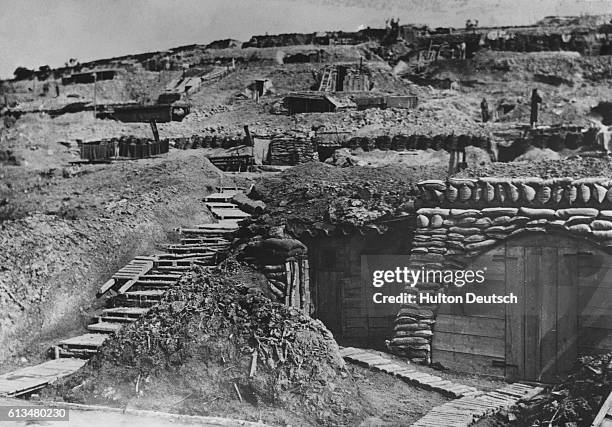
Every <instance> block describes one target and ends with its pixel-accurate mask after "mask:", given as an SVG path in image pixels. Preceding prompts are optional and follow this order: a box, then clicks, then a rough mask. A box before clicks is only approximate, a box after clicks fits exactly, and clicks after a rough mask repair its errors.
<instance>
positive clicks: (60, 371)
mask: <svg viewBox="0 0 612 427" xmlns="http://www.w3.org/2000/svg"><path fill="white" fill-rule="evenodd" d="M85 363H87V361H86V360H82V359H69V358H66V359H54V360H50V361H48V362H44V363H41V364H40V365H35V366H28V367H25V368H21V369H18V370H16V371H13V372H9V373H6V374H4V375H0V395H7V396H20V395H22V394H25V393H27V392H30V391H32V390H37V389H39V388H42V387H44V386H45V385H47V384H49V383H51V382H53V381H55V380H56V379H58V378H61V377H64V376H66V375H70V374H71V373H73V372H75V371H77V370H78V369H79V368H81V367H82V366H83V365H85Z"/></svg>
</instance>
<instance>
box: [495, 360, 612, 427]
mask: <svg viewBox="0 0 612 427" xmlns="http://www.w3.org/2000/svg"><path fill="white" fill-rule="evenodd" d="M611 376H612V353H608V354H603V355H599V356H583V357H580V358H579V359H578V361H577V363H576V365H575V367H574V370H573V372H572V373H571V374H570V375H569V376H568V377H567V379H566V380H565V381H563V382H562V383H561V384H558V385H555V386H552V387H550V388H548V390H547V393H545V394H544V395H543V396H541V397H538V398H536V399H534V400H533V401H531V402H529V403H527V404H525V403H520V404H519V405H518V406H515V407H513V408H511V409H510V410H508V411H506V412H504V413H500V414H499V415H497V416H496V417H495V419H497V420H500V421H502V422H504V425H510V426H525V425H547V426H551V427H568V426H575V427H588V426H591V422H592V421H593V419H594V418H595V415H596V414H597V412H598V411H599V408H600V407H601V405H602V403H603V402H604V401H605V400H606V398H607V397H608V395H609V394H610V392H612V383H611V381H610V378H611Z"/></svg>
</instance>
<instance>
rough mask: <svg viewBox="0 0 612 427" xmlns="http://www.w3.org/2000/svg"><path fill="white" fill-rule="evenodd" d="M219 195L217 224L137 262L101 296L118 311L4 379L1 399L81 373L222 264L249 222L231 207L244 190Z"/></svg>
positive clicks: (211, 203)
mask: <svg viewBox="0 0 612 427" xmlns="http://www.w3.org/2000/svg"><path fill="white" fill-rule="evenodd" d="M217 191H218V193H215V194H212V195H210V196H208V197H206V198H205V203H206V204H207V207H208V209H209V210H210V211H211V213H212V214H213V216H214V217H215V218H216V219H217V221H218V222H216V223H210V224H201V225H198V226H196V227H194V228H193V229H183V230H179V231H180V232H181V235H182V238H181V240H180V243H179V244H173V245H167V246H166V250H167V252H166V253H161V254H156V255H154V256H138V257H136V258H134V259H133V260H132V261H130V262H129V263H127V264H126V265H125V266H124V267H122V268H121V269H120V270H119V271H117V272H116V273H115V274H114V275H113V276H112V278H111V279H110V280H108V281H107V282H106V283H104V284H103V285H102V287H101V288H100V290H99V291H98V296H102V295H104V294H106V293H108V292H110V291H114V292H115V295H114V296H113V297H112V299H111V301H112V304H113V305H114V306H113V307H111V308H106V309H104V310H102V312H101V314H100V315H98V316H97V317H96V319H95V322H94V323H92V324H90V325H88V326H87V329H88V333H85V334H82V335H79V336H76V337H71V338H68V339H65V340H62V341H60V342H59V343H58V344H57V345H56V346H55V357H56V359H54V360H51V361H48V362H45V363H42V364H40V365H36V366H30V367H27V368H23V369H19V370H17V371H15V372H11V373H9V374H5V375H2V376H0V396H9V397H15V396H21V395H26V394H29V393H32V392H34V391H36V390H39V389H41V388H43V387H45V386H46V385H47V384H49V383H51V382H53V381H54V380H56V379H58V378H61V377H63V376H66V375H70V374H71V373H73V372H75V371H77V370H78V369H79V368H81V367H82V366H83V365H84V364H85V363H86V362H87V359H88V358H90V357H91V356H93V355H94V354H95V353H97V351H98V349H99V348H100V346H102V344H103V343H104V341H105V340H106V339H107V338H108V337H109V336H110V334H114V333H115V332H117V331H119V330H120V329H121V328H122V327H123V326H124V325H126V324H128V323H131V322H134V321H136V320H137V319H138V318H139V317H141V316H143V315H145V314H146V313H147V312H148V311H149V310H150V307H152V306H153V305H156V304H158V303H159V301H160V300H161V299H162V297H163V295H164V293H165V292H166V291H167V290H168V289H169V288H170V287H172V286H175V285H176V284H177V283H178V282H179V280H180V279H181V277H182V276H183V275H184V274H185V273H187V272H188V271H190V270H191V269H192V268H193V267H194V266H200V267H202V266H203V267H205V268H206V267H211V266H214V265H215V264H217V262H218V256H217V255H218V254H219V252H222V251H225V250H227V249H228V248H229V246H230V241H229V240H228V239H226V238H225V237H224V236H229V235H231V234H232V233H233V232H235V231H236V230H237V229H238V228H239V225H238V223H239V221H240V220H242V219H244V218H248V217H249V216H250V215H249V214H247V213H245V212H243V211H242V210H240V209H238V207H237V206H236V205H235V204H233V203H228V201H229V200H231V199H232V197H233V196H234V195H235V194H237V193H238V192H240V191H242V189H240V188H236V187H229V188H218V189H217Z"/></svg>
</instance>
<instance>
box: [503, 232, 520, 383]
mask: <svg viewBox="0 0 612 427" xmlns="http://www.w3.org/2000/svg"><path fill="white" fill-rule="evenodd" d="M524 260H525V258H524V249H523V248H522V247H521V246H512V245H509V244H506V294H509V293H510V292H513V293H514V294H515V295H516V297H517V298H518V304H508V305H507V306H506V349H505V356H506V378H507V379H519V378H522V377H523V375H524V372H525V370H524V359H523V355H524V342H523V336H524V323H523V321H524V318H523V313H524V306H523V304H524V300H525V294H524V289H525V283H524V280H525V266H524Z"/></svg>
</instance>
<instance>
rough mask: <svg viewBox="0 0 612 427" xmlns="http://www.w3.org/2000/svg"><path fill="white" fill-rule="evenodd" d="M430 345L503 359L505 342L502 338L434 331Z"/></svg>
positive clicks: (440, 348)
mask: <svg viewBox="0 0 612 427" xmlns="http://www.w3.org/2000/svg"><path fill="white" fill-rule="evenodd" d="M432 346H433V347H434V348H436V349H438V350H446V351H455V352H459V353H466V354H474V355H481V356H489V357H493V358H497V359H504V357H505V343H504V340H503V339H502V338H490V337H481V336H477V335H458V334H455V333H450V332H436V333H435V334H434V336H433V342H432Z"/></svg>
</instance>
